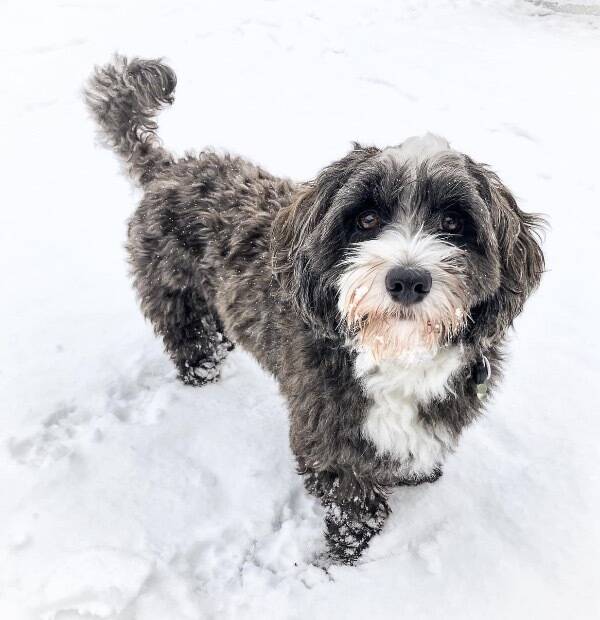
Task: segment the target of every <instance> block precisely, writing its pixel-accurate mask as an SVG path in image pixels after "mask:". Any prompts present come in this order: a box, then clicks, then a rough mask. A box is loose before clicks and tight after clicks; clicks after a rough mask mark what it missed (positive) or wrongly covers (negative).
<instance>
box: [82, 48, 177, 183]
mask: <svg viewBox="0 0 600 620" xmlns="http://www.w3.org/2000/svg"><path fill="white" fill-rule="evenodd" d="M176 84H177V78H176V76H175V72H174V71H173V70H172V69H171V68H170V67H168V66H167V65H164V64H163V63H162V62H161V61H160V60H146V59H143V58H132V59H131V60H128V59H127V58H126V57H125V56H121V55H118V54H117V55H115V57H114V60H113V62H112V63H110V64H107V65H104V66H102V67H96V68H95V70H94V73H93V74H92V76H91V77H90V79H89V81H88V83H87V85H86V87H85V89H84V95H85V101H86V103H87V106H88V108H89V110H90V111H91V113H92V115H93V117H94V118H95V119H96V122H97V123H98V125H99V126H100V130H101V135H102V136H103V138H104V139H105V141H106V142H107V143H108V145H109V146H110V147H111V148H112V149H113V150H114V151H115V152H116V153H117V154H118V155H120V156H121V157H122V158H123V159H124V161H125V164H126V166H127V169H128V172H129V174H130V175H131V176H132V177H133V178H134V179H135V180H136V181H137V182H138V183H139V184H140V185H145V184H146V183H148V182H150V181H151V180H152V179H153V178H154V177H155V176H156V175H157V174H158V173H159V172H160V171H161V170H164V169H165V168H167V167H169V166H171V165H172V164H173V161H174V160H173V157H172V155H171V154H170V153H168V152H167V151H166V150H165V149H164V148H163V147H162V146H161V143H160V140H159V138H158V136H157V135H156V129H157V127H158V125H157V123H156V121H155V120H154V116H155V115H156V113H157V112H158V111H159V110H160V109H161V108H162V107H163V106H164V105H165V104H171V103H173V99H174V97H173V91H174V90H175V86H176Z"/></svg>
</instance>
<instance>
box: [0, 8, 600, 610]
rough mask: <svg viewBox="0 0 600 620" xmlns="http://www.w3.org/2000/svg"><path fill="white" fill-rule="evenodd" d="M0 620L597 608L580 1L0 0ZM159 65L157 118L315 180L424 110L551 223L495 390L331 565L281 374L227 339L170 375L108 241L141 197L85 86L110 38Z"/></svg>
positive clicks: (590, 265)
mask: <svg viewBox="0 0 600 620" xmlns="http://www.w3.org/2000/svg"><path fill="white" fill-rule="evenodd" d="M0 24H1V25H0V35H1V36H0V58H1V60H2V67H3V73H4V79H3V80H2V82H1V83H0V91H1V94H2V97H1V103H0V110H1V114H0V125H1V135H2V142H3V145H4V147H3V148H2V149H1V150H0V158H1V163H0V170H1V171H2V174H1V178H2V183H1V188H2V190H1V205H0V261H1V262H0V265H1V274H2V280H1V281H2V292H3V295H2V304H1V306H0V313H1V314H2V316H1V325H2V339H1V343H2V344H1V347H0V384H1V385H0V404H1V409H0V414H1V416H2V425H1V431H0V433H1V435H0V439H1V442H0V485H1V488H2V493H1V495H0V618H2V620H22V619H23V620H33V619H36V620H37V619H40V620H73V619H75V618H77V619H79V620H81V619H84V620H92V619H97V618H111V619H116V620H199V619H212V618H214V619H219V620H220V619H229V618H233V619H244V620H245V619H261V620H262V619H271V618H273V619H304V618H317V619H319V618H328V619H332V618H349V619H363V618H386V619H387V618H390V619H391V618H410V619H411V620H417V619H438V618H444V619H448V618H457V619H458V618H460V619H471V618H472V619H481V618H486V619H501V618H502V619H504V618H527V619H538V618H540V619H541V618H543V619H544V620H546V619H549V618H565V617H568V618H572V619H574V620H575V619H577V620H579V619H583V620H585V619H588V618H589V619H592V618H598V617H600V569H599V560H600V526H599V522H600V484H599V480H598V478H599V475H598V471H599V468H598V458H597V453H598V442H599V439H600V404H599V398H598V393H599V386H598V384H599V381H600V372H599V371H600V361H599V356H598V351H599V350H600V340H599V336H598V332H599V329H598V310H599V305H600V293H599V291H598V274H597V268H596V265H597V263H598V259H597V252H598V243H599V240H600V215H599V214H600V210H599V196H600V177H599V173H598V144H599V143H600V113H599V111H600V81H599V80H598V67H599V64H600V2H594V1H589V0H587V1H585V2H575V1H573V2H558V1H552V2H550V1H531V2H527V1H525V0H498V1H497V2H491V1H489V0H487V1H486V0H479V1H476V0H455V1H450V0H440V1H438V2H434V1H432V0H431V1H426V0H411V1H404V2H403V1H399V0H396V1H393V0H389V1H383V0H382V1H380V2H377V3H375V2H369V1H368V0H337V1H336V2H319V1H318V0H303V2H285V3H284V2H272V1H267V0H246V1H244V0H237V1H235V2H233V1H231V2H222V3H208V2H189V1H186V0H171V1H170V2H157V1H154V0H145V1H144V2H142V1H137V2H121V1H118V0H106V1H104V0H89V1H88V0H68V1H65V0H44V1H41V0H38V1H37V2H35V1H33V0H32V1H30V2H19V1H18V0H5V1H4V2H2V4H1V5H0ZM116 50H118V51H120V52H122V53H126V54H130V55H142V56H151V57H154V56H163V57H165V58H166V59H167V60H168V61H169V63H170V64H171V65H172V66H173V67H174V69H175V70H176V71H177V74H178V78H179V85H178V88H177V92H176V101H175V104H174V106H173V107H172V108H171V109H169V110H167V111H165V112H164V113H163V114H162V115H161V117H160V119H159V121H160V135H161V137H162V138H163V140H164V142H165V144H166V145H167V146H168V147H170V148H172V149H173V150H174V151H176V152H178V153H183V151H184V150H185V149H187V148H195V149H200V148H202V147H203V146H205V145H212V146H215V147H218V148H221V149H224V150H229V151H233V152H235V153H240V154H244V155H246V156H248V157H250V158H252V159H253V160H254V161H256V162H258V163H260V164H262V165H263V166H265V167H266V168H268V169H270V170H271V171H273V172H274V173H277V174H281V175H287V176H291V177H293V178H296V179H307V178H310V177H312V176H313V175H314V174H315V173H316V172H317V171H318V170H319V168H321V167H322V166H324V165H325V164H327V163H329V162H330V161H332V160H333V159H335V158H337V157H339V156H341V155H342V154H343V153H344V152H345V151H346V150H347V149H348V147H349V145H350V142H351V141H353V140H358V141H360V142H362V143H366V144H376V145H378V146H381V147H384V146H386V145H390V144H391V145H394V144H398V143H399V142H401V141H402V140H403V139H404V138H406V137H407V136H411V135H416V134H422V133H424V132H426V131H432V132H435V133H438V134H441V135H443V136H445V137H447V138H448V139H449V140H450V142H451V143H452V145H453V147H454V148H457V149H459V150H462V151H465V152H467V153H469V154H471V155H472V156H473V157H474V158H475V159H478V160H480V161H485V162H488V163H489V164H491V165H492V166H493V167H494V168H495V169H496V170H497V171H498V172H499V174H500V175H501V177H502V178H503V179H504V181H505V182H506V183H507V184H508V185H509V186H510V187H511V188H512V189H513V190H514V192H515V193H516V195H517V196H518V198H519V202H520V204H521V206H522V207H523V208H525V209H526V210H531V211H540V212H543V213H545V214H547V215H548V219H549V221H550V225H551V226H550V229H549V232H548V234H547V238H546V241H545V244H544V249H545V252H546V256H547V263H548V272H547V273H546V275H545V277H544V280H543V284H542V287H541V288H540V290H539V291H538V292H537V293H536V294H535V296H534V297H533V298H532V299H531V300H530V302H529V303H528V305H527V307H526V310H525V313H524V314H523V315H522V316H521V317H520V318H519V319H518V321H517V322H516V330H515V333H514V336H513V337H512V339H511V347H510V349H511V356H510V362H509V364H508V366H507V376H506V379H505V381H504V383H503V384H502V388H501V389H500V391H499V392H498V394H497V395H496V396H495V397H494V399H493V400H492V401H491V402H490V403H489V405H488V412H487V415H486V416H485V417H484V418H483V419H482V420H481V421H480V422H479V423H477V424H476V425H474V426H473V427H471V428H470V429H468V430H467V432H465V434H464V436H463V438H462V441H461V443H460V445H459V449H458V451H457V452H456V454H455V455H453V456H452V457H451V458H450V459H449V461H448V462H447V465H446V467H445V473H444V476H443V477H442V478H441V479H440V480H439V481H438V482H437V483H435V484H433V485H424V486H420V487H416V488H403V489H399V490H397V491H395V492H394V494H393V496H392V498H391V505H392V508H393V514H392V516H391V518H390V519H389V521H388V522H387V524H386V526H385V529H384V531H383V533H382V534H381V535H380V536H379V537H377V538H376V539H374V541H373V543H372V545H371V547H370V548H369V550H368V551H367V552H366V553H365V555H364V557H363V559H362V561H361V563H360V564H359V565H358V566H356V567H353V568H350V567H332V568H331V569H330V570H329V571H328V572H326V571H324V570H322V569H321V568H319V567H318V566H317V564H316V563H315V562H314V558H315V557H316V556H317V554H318V553H319V552H320V551H321V550H322V548H323V541H322V527H323V525H322V519H323V515H322V511H321V508H320V507H319V505H318V504H317V502H316V501H315V500H314V499H312V498H310V497H308V496H307V495H306V494H305V492H304V490H303V487H302V484H301V480H300V478H299V477H298V476H297V475H296V474H295V471H294V462H293V458H292V455H291V453H290V450H289V448H288V444H287V418H286V411H285V403H284V401H283V399H282V397H281V396H280V395H279V393H278V389H277V385H276V383H275V382H274V381H273V380H272V379H271V378H270V377H269V376H267V375H266V374H265V373H264V372H263V371H262V370H261V369H260V368H259V367H258V366H257V364H256V363H255V362H254V361H253V360H252V359H251V358H250V357H249V356H248V355H247V354H245V353H244V352H243V351H240V350H237V351H236V352H234V353H233V354H232V355H231V356H230V357H229V358H228V360H227V363H226V367H225V369H224V373H223V378H222V380H221V382H220V383H218V384H215V385H210V386H207V387H203V388H191V387H186V386H184V385H182V384H181V383H179V382H178V381H177V380H176V378H175V373H174V370H173V368H172V365H171V363H170V362H169V360H168V359H167V357H166V356H165V354H164V353H163V350H162V347H161V343H160V342H159V341H158V340H157V339H156V338H155V336H154V335H153V333H152V330H151V328H150V326H149V325H148V324H146V323H145V322H144V320H143V318H142V316H141V313H140V311H139V309H138V307H137V302H136V300H135V297H134V294H133V292H132V290H131V287H130V283H129V280H128V274H127V266H126V259H125V252H124V249H123V243H124V240H125V235H126V220H127V218H128V216H129V214H130V213H131V212H132V211H133V209H134V206H135V202H136V199H137V197H138V195H137V193H136V191H135V190H133V189H132V187H131V185H130V183H129V182H128V181H127V180H126V179H125V178H124V177H123V176H122V175H120V173H119V170H120V168H119V164H118V162H117V161H116V159H115V157H114V156H113V154H112V153H110V152H108V151H106V150H103V149H101V148H99V147H98V145H97V144H95V143H94V127H93V124H92V122H91V121H90V119H89V118H88V117H87V115H86V112H85V109H84V106H83V104H82V99H81V92H80V89H81V85H82V84H83V82H84V80H85V78H86V77H87V75H88V74H89V72H90V71H91V69H92V66H93V65H94V64H96V63H104V62H106V61H107V60H108V59H109V58H110V56H111V54H112V53H113V52H114V51H116Z"/></svg>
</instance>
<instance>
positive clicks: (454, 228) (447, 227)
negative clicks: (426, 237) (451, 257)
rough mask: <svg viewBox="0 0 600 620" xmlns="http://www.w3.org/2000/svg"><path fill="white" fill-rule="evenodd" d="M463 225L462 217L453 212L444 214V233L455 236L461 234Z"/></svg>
mask: <svg viewBox="0 0 600 620" xmlns="http://www.w3.org/2000/svg"><path fill="white" fill-rule="evenodd" d="M463 224H464V222H463V219H462V217H461V216H460V215H459V214H458V213H455V212H454V211H450V212H448V213H444V216H443V217H442V230H443V231H444V232H447V233H450V234H453V235H457V234H459V233H460V232H462V229H463Z"/></svg>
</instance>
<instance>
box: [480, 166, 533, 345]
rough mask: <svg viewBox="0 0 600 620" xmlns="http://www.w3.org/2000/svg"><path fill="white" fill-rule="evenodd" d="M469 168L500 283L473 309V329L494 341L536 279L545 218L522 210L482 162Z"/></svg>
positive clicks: (503, 332)
mask: <svg viewBox="0 0 600 620" xmlns="http://www.w3.org/2000/svg"><path fill="white" fill-rule="evenodd" d="M471 172H472V174H473V176H474V177H475V179H476V180H477V182H478V185H479V192H480V195H481V196H482V198H483V199H484V201H485V202H486V204H487V205H488V207H489V210H490V215H491V219H492V225H493V227H494V231H495V233H496V239H497V241H498V250H499V257H498V258H499V264H500V285H499V287H498V289H497V291H496V292H495V294H494V295H493V296H492V298H491V299H489V300H487V301H485V302H484V303H482V304H480V305H479V306H478V307H477V308H474V309H473V312H472V315H473V320H474V325H473V330H472V331H474V333H475V334H476V336H478V339H485V340H488V341H490V343H493V342H497V341H498V340H499V339H500V338H502V336H503V335H504V334H505V332H506V330H507V329H508V328H509V327H510V326H511V325H512V323H513V320H514V319H515V317H516V316H517V315H518V314H519V313H520V312H521V310H522V309H523V304H524V303H525V301H526V299H527V298H528V297H529V295H530V294H531V293H532V292H533V291H534V290H535V288H536V287H537V286H538V284H539V283H540V279H541V276H542V273H543V272H544V255H543V253H542V249H541V247H540V236H541V232H542V230H543V228H544V226H545V220H544V219H543V218H542V217H541V216H539V215H537V214H533V213H525V212H524V211H522V210H521V209H520V208H519V207H518V205H517V202H516V200H515V199H514V197H513V195H512V194H511V193H510V191H509V190H508V189H507V188H506V186H505V185H504V184H503V183H502V181H500V179H499V178H498V176H497V175H496V174H494V173H493V172H492V171H490V170H489V169H488V168H487V167H485V166H483V165H477V164H473V167H472V168H471Z"/></svg>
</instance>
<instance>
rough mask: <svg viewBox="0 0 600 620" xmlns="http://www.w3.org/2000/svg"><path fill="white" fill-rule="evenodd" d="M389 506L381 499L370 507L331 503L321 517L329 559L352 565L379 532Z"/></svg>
mask: <svg viewBox="0 0 600 620" xmlns="http://www.w3.org/2000/svg"><path fill="white" fill-rule="evenodd" d="M389 512H390V509H389V507H388V505H387V504H386V502H385V501H383V500H381V501H379V502H378V503H377V504H375V505H373V506H368V507H367V506H351V507H349V508H348V507H340V506H339V505H336V504H331V505H330V506H328V507H327V514H326V516H325V527H326V533H325V536H326V539H327V547H328V552H329V558H330V559H331V561H333V562H335V563H341V564H347V565H352V564H355V563H356V561H357V560H358V559H359V558H360V556H361V555H362V552H363V551H364V550H365V549H366V548H367V547H368V546H369V542H370V541H371V538H373V536H375V535H376V534H379V532H380V531H381V528H382V527H383V524H384V523H385V520H386V518H387V516H388V514H389Z"/></svg>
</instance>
